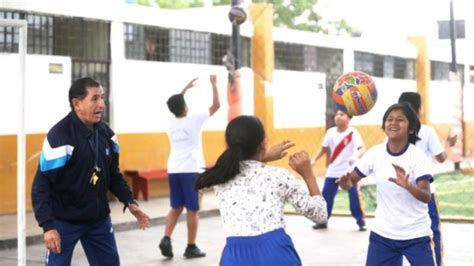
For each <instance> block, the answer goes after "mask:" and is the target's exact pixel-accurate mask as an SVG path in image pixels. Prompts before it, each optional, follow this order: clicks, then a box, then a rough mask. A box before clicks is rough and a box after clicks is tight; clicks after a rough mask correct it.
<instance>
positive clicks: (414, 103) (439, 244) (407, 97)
mask: <svg viewBox="0 0 474 266" xmlns="http://www.w3.org/2000/svg"><path fill="white" fill-rule="evenodd" d="M398 102H399V103H403V102H408V103H409V104H410V105H411V107H413V109H414V110H415V111H416V113H417V115H418V117H419V116H420V111H421V97H420V94H419V93H417V92H404V93H402V94H401V95H400V98H399V99H398ZM418 136H419V137H420V140H419V141H417V142H416V145H415V146H416V147H417V148H420V149H421V150H422V151H423V153H424V154H425V155H426V156H427V157H428V159H429V160H431V158H432V157H435V158H436V161H438V162H440V163H442V162H444V161H446V159H447V158H448V153H447V150H448V149H449V148H450V147H452V146H454V144H455V143H456V140H457V136H448V138H447V139H446V142H445V145H444V147H443V145H442V144H441V142H440V141H439V139H438V136H437V135H436V131H435V130H434V128H433V127H431V126H428V125H423V124H422V125H421V128H420V132H419V133H418ZM437 205H438V204H437V200H436V196H435V186H434V183H433V184H431V200H430V202H429V203H428V209H429V214H430V218H431V230H432V231H433V241H434V244H435V253H436V262H437V265H438V266H442V265H443V256H442V255H443V241H442V237H441V231H440V223H441V221H440V218H439V213H438V206H437Z"/></svg>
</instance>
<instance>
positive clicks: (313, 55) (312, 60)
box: [303, 45, 319, 72]
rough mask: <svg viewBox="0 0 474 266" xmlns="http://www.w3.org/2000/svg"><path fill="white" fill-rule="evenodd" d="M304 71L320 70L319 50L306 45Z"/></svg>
mask: <svg viewBox="0 0 474 266" xmlns="http://www.w3.org/2000/svg"><path fill="white" fill-rule="evenodd" d="M303 55H304V56H303V62H304V71H313V72H315V71H317V68H318V63H319V62H318V59H319V58H318V48H316V47H315V46H308V45H305V46H304V47H303Z"/></svg>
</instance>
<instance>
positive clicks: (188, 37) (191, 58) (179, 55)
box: [169, 29, 211, 65]
mask: <svg viewBox="0 0 474 266" xmlns="http://www.w3.org/2000/svg"><path fill="white" fill-rule="evenodd" d="M169 45H170V48H169V52H170V61H171V62H178V63H192V64H208V65H210V64H211V36H210V33H206V32H195V31H189V30H176V29H172V30H170V42H169Z"/></svg>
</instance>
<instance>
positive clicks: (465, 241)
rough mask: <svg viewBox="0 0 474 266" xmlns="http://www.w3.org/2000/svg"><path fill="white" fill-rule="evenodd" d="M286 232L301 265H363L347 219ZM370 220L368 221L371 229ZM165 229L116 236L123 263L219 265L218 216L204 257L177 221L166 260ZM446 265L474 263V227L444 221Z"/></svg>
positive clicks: (37, 260) (202, 238) (208, 227)
mask: <svg viewBox="0 0 474 266" xmlns="http://www.w3.org/2000/svg"><path fill="white" fill-rule="evenodd" d="M286 221H287V232H288V233H289V234H290V236H291V237H292V239H293V241H294V243H295V246H296V250H297V251H298V252H299V254H300V257H301V259H302V261H303V264H304V265H324V266H332V265H334V266H335V265H337V266H352V265H354V266H355V265H364V263H365V256H366V252H367V245H368V235H369V232H368V231H367V232H358V231H357V226H356V225H355V222H354V221H353V219H352V218H350V217H332V218H331V220H330V224H329V229H328V230H324V231H315V230H313V229H312V228H311V222H310V221H309V220H307V219H305V218H304V217H301V216H296V215H288V216H287V217H286ZM371 222H372V220H371V219H369V220H368V226H369V228H370V224H371ZM162 235H163V225H159V226H153V227H151V228H149V229H148V230H146V231H141V230H128V231H121V232H117V233H116V238H117V243H118V247H119V251H120V259H121V262H122V265H137V266H138V265H143V266H146V265H193V266H204V265H205V266H208V265H217V264H218V261H219V256H220V252H221V250H222V247H223V246H224V243H225V236H224V233H223V230H222V224H221V221H220V218H219V217H218V216H216V215H214V216H210V217H205V218H203V219H201V221H200V231H199V235H198V245H199V246H200V247H201V248H202V249H203V250H204V251H206V252H207V256H206V257H205V258H200V259H192V260H188V259H185V258H184V257H183V256H182V254H183V252H184V248H185V245H186V223H185V222H183V221H181V222H179V223H178V225H177V227H176V230H175V234H174V235H173V249H174V253H175V257H174V258H173V259H165V258H163V257H162V256H161V254H160V253H159V250H158V241H159V239H160V238H161V237H162ZM443 235H444V237H445V262H446V263H445V264H446V265H447V266H468V265H474V260H473V256H474V242H473V241H472V240H473V239H474V224H454V223H443ZM44 255H45V250H44V247H43V245H42V244H37V245H32V246H28V248H27V256H28V265H43V264H44V262H43V257H44ZM0 265H4V266H7V265H16V249H10V250H1V251H0ZM73 265H87V260H86V258H85V255H84V253H83V251H82V248H81V246H80V245H78V246H77V247H76V252H75V255H74V257H73Z"/></svg>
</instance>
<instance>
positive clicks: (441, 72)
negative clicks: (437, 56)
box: [431, 61, 449, 80]
mask: <svg viewBox="0 0 474 266" xmlns="http://www.w3.org/2000/svg"><path fill="white" fill-rule="evenodd" d="M431 80H449V63H445V62H438V61H431Z"/></svg>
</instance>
